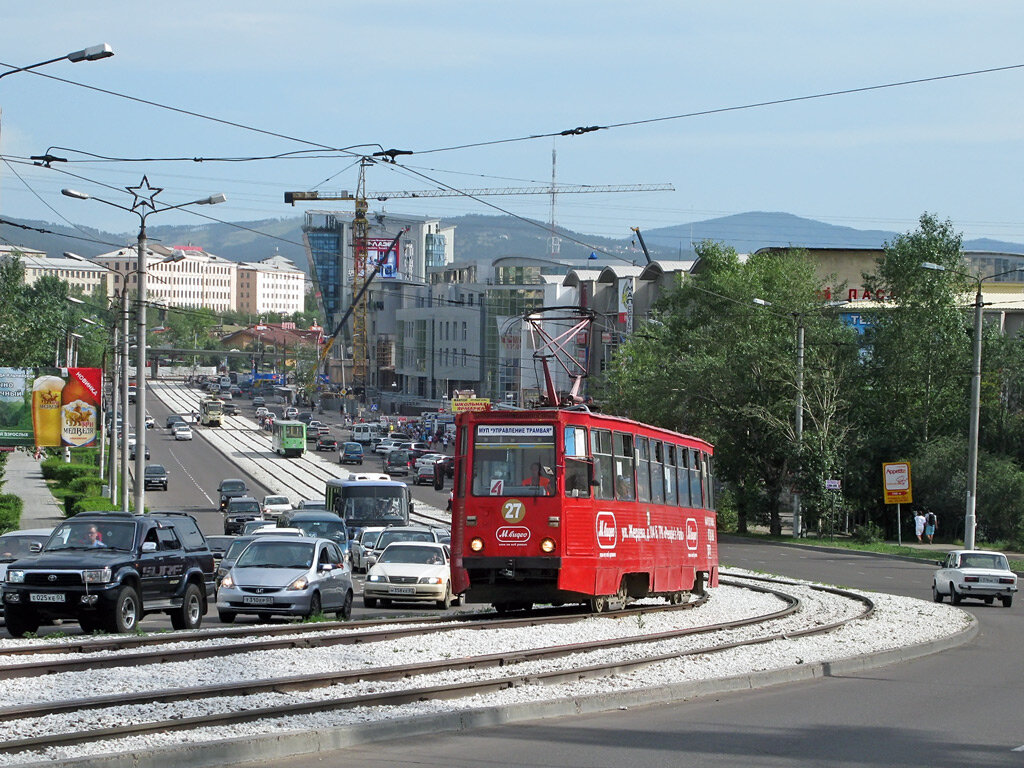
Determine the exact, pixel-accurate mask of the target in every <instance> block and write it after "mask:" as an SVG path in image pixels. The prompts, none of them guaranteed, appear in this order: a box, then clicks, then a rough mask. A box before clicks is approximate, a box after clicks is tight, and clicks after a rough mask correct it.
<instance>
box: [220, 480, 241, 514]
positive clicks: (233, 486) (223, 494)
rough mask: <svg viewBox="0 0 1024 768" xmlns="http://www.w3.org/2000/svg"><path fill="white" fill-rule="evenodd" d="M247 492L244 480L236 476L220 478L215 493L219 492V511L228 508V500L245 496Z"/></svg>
mask: <svg viewBox="0 0 1024 768" xmlns="http://www.w3.org/2000/svg"><path fill="white" fill-rule="evenodd" d="M248 492H249V489H248V488H247V487H246V485H245V480H238V479H236V478H228V479H227V480H221V481H220V485H218V486H217V493H219V494H220V511H221V512H223V511H224V510H225V509H227V508H228V501H229V500H231V499H237V498H238V497H239V496H245V494H247V493H248Z"/></svg>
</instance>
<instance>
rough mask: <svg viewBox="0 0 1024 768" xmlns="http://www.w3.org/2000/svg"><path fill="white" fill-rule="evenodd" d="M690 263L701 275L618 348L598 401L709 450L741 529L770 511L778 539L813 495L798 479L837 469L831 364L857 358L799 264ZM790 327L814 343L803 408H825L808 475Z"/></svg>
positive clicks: (838, 404)
mask: <svg viewBox="0 0 1024 768" xmlns="http://www.w3.org/2000/svg"><path fill="white" fill-rule="evenodd" d="M697 252H698V255H699V257H700V265H701V269H700V271H699V272H697V273H694V274H692V275H690V276H689V278H688V279H687V280H686V282H685V283H683V285H682V286H681V287H679V289H678V290H675V291H673V292H670V293H669V294H667V295H666V296H665V297H664V298H663V299H662V300H661V301H660V302H659V303H658V305H657V307H656V309H655V319H654V322H650V323H647V324H645V325H644V326H643V327H642V328H641V329H640V331H639V332H638V333H636V334H634V336H633V338H632V339H630V340H629V341H628V342H627V343H626V344H625V345H623V347H622V348H621V349H620V353H619V355H618V356H617V357H616V359H615V361H614V363H613V365H612V368H611V370H610V373H609V375H608V377H607V381H606V383H605V385H604V387H603V388H602V396H603V398H604V399H606V400H607V401H608V403H609V405H610V407H611V410H613V411H615V412H617V413H622V414H624V415H628V416H632V417H634V418H637V419H638V420H641V421H646V422H648V423H653V424H658V425H660V426H665V427H668V428H671V429H676V430H679V431H683V432H690V433H693V434H697V435H700V436H702V437H706V438H707V439H709V440H710V441H711V442H712V443H714V444H715V446H716V452H715V456H716V472H717V474H718V477H719V479H720V480H723V481H725V482H727V483H728V484H730V485H731V486H732V488H733V490H734V495H735V502H736V507H737V513H738V521H737V527H738V529H739V530H740V531H743V530H746V526H747V522H748V520H752V519H754V515H755V512H756V511H757V510H765V511H766V515H765V517H766V519H767V522H768V524H769V527H770V530H771V531H772V532H773V533H776V534H778V533H780V532H781V519H780V510H781V501H782V498H783V495H784V494H785V492H786V491H787V490H789V489H790V488H791V487H792V486H793V485H794V484H798V485H801V486H803V485H810V484H811V483H810V481H809V480H807V479H805V478H804V477H803V476H802V474H803V472H810V471H812V470H813V471H815V472H818V473H820V472H824V471H826V470H824V469H821V465H822V461H824V463H825V464H832V463H836V462H839V461H840V459H839V457H838V453H839V449H840V447H841V444H842V436H843V434H844V430H843V429H841V428H839V427H838V426H837V425H838V423H839V421H840V420H841V418H842V413H843V411H844V409H845V404H844V402H843V401H842V399H841V398H840V397H839V392H840V382H841V381H842V378H843V376H844V375H845V374H843V373H841V372H840V371H839V368H838V367H837V365H838V363H839V362H840V361H843V360H845V361H846V364H849V361H851V360H853V359H855V357H856V354H855V348H854V347H853V345H852V343H850V342H851V339H850V336H849V332H848V331H847V332H844V330H843V328H842V327H841V326H840V324H839V322H838V320H837V319H836V318H835V316H834V315H828V314H826V313H823V312H821V311H820V310H821V309H822V302H821V298H820V296H821V289H822V281H821V280H819V279H818V278H817V277H816V275H815V271H814V266H813V264H812V263H811V262H810V261H809V260H808V259H807V258H806V254H803V253H800V252H793V251H788V250H783V251H775V252H766V253H757V254H753V255H751V256H750V257H749V258H747V259H746V260H745V261H744V260H741V259H740V258H739V256H738V255H737V254H736V253H735V251H733V250H732V249H731V248H726V247H724V246H721V245H719V244H715V243H707V242H706V243H702V244H701V245H700V246H698V249H697ZM780 296H781V297H785V299H784V302H780V303H779V304H776V303H775V302H773V303H772V306H770V307H758V306H757V305H756V304H755V302H754V300H755V299H762V300H764V299H768V300H771V299H774V298H775V297H780ZM796 320H799V321H800V322H801V323H802V324H803V325H804V326H805V328H806V330H807V332H808V335H809V336H810V338H812V339H814V344H811V345H807V347H806V349H807V350H809V354H808V356H807V358H806V365H805V368H804V380H805V393H810V394H813V395H814V396H813V397H808V398H807V399H806V401H805V407H806V408H814V409H816V408H818V407H819V406H821V408H822V410H820V411H816V412H815V414H814V415H813V416H812V417H811V418H810V419H809V420H805V430H804V436H805V443H804V444H805V445H810V446H815V445H817V446H819V447H818V448H814V449H812V450H810V451H809V452H808V455H809V456H816V457H818V458H819V459H821V460H822V461H817V462H814V463H808V464H807V465H806V467H805V469H804V470H803V472H801V471H798V470H799V469H800V467H801V466H802V465H801V462H800V456H799V453H798V450H797V446H796V433H795V427H794V420H795V401H796V392H797V371H796V365H795V362H796V347H795V344H796V335H795V328H796V322H795V321H796ZM808 432H810V433H811V435H808ZM819 432H820V434H819ZM815 435H816V437H815V439H808V438H809V437H814V436H815ZM827 471H828V472H830V473H831V471H832V469H831V468H829V469H828V470H827Z"/></svg>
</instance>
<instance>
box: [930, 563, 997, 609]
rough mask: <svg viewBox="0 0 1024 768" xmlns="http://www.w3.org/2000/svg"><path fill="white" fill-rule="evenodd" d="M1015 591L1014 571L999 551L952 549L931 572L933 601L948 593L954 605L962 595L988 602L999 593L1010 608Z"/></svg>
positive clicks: (961, 598)
mask: <svg viewBox="0 0 1024 768" xmlns="http://www.w3.org/2000/svg"><path fill="white" fill-rule="evenodd" d="M1016 591H1017V574H1015V573H1014V572H1013V571H1011V570H1010V564H1009V563H1008V562H1007V561H1006V555H1004V554H1002V553H1001V552H983V551H979V550H975V549H955V550H953V551H952V552H950V553H949V554H948V555H946V559H945V561H943V563H942V567H941V568H939V570H937V571H936V572H935V575H934V576H932V599H933V600H934V601H935V602H936V603H941V602H942V599H943V598H944V597H947V596H948V597H949V599H950V602H951V603H953V605H959V604H960V601H961V600H963V598H965V597H972V598H977V599H979V600H984V601H985V604H986V605H991V604H992V602H993V601H994V600H995V599H996V598H997V597H998V598H999V600H1000V602H1002V604H1003V607H1004V608H1009V607H1010V606H1011V605H1012V604H1013V593H1014V592H1016Z"/></svg>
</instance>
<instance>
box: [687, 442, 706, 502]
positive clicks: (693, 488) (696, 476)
mask: <svg viewBox="0 0 1024 768" xmlns="http://www.w3.org/2000/svg"><path fill="white" fill-rule="evenodd" d="M689 454H690V473H689V474H690V506H691V507H695V508H696V509H701V508H702V507H703V506H704V494H703V493H702V489H701V485H700V452H699V451H689Z"/></svg>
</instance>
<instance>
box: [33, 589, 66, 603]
mask: <svg viewBox="0 0 1024 768" xmlns="http://www.w3.org/2000/svg"><path fill="white" fill-rule="evenodd" d="M28 599H29V601H30V602H33V603H63V602H64V594H63V593H59V594H54V593H52V592H30V593H29V596H28Z"/></svg>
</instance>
